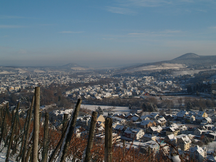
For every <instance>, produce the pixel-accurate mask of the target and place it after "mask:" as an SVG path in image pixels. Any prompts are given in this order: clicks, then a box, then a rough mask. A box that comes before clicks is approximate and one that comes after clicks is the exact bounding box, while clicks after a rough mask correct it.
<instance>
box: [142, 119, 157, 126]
mask: <svg viewBox="0 0 216 162" xmlns="http://www.w3.org/2000/svg"><path fill="white" fill-rule="evenodd" d="M153 122H154V121H153V120H143V121H141V123H140V125H142V126H145V125H147V124H149V123H153Z"/></svg>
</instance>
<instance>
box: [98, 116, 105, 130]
mask: <svg viewBox="0 0 216 162" xmlns="http://www.w3.org/2000/svg"><path fill="white" fill-rule="evenodd" d="M104 123H105V118H104V117H103V115H99V116H98V117H97V125H98V126H102V127H104V128H105V124H104Z"/></svg>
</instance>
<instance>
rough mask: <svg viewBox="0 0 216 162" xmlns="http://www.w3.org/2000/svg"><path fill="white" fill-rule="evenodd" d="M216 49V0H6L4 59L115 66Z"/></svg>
mask: <svg viewBox="0 0 216 162" xmlns="http://www.w3.org/2000/svg"><path fill="white" fill-rule="evenodd" d="M188 52H193V53H196V54H199V55H215V54H216V1H215V0H61V1H60V0H50V1H48V0H43V1H42V0H37V1H30V0H26V1H24V0H1V1H0V65H64V64H67V63H78V64H80V65H86V66H94V67H95V66H113V65H123V64H125V65H126V64H134V63H145V62H153V61H159V60H167V59H173V58H175V57H178V56H180V55H182V54H185V53H188Z"/></svg>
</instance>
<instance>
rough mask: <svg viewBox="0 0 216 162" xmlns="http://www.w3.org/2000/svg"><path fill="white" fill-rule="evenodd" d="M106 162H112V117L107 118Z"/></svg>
mask: <svg viewBox="0 0 216 162" xmlns="http://www.w3.org/2000/svg"><path fill="white" fill-rule="evenodd" d="M105 162H112V118H109V117H107V118H106V120H105Z"/></svg>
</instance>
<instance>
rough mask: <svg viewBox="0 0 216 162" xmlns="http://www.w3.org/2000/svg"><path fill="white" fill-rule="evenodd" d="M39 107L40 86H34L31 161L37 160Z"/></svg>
mask: <svg viewBox="0 0 216 162" xmlns="http://www.w3.org/2000/svg"><path fill="white" fill-rule="evenodd" d="M39 109H40V87H35V105H34V134H33V136H34V138H33V150H32V161H33V162H38V141H39Z"/></svg>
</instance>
